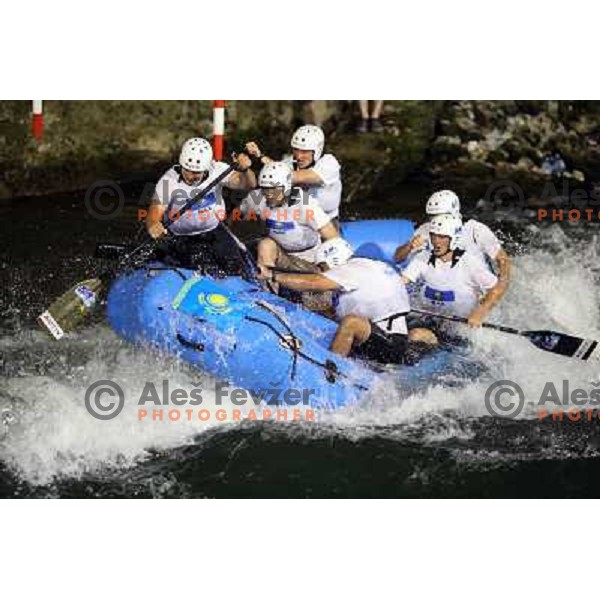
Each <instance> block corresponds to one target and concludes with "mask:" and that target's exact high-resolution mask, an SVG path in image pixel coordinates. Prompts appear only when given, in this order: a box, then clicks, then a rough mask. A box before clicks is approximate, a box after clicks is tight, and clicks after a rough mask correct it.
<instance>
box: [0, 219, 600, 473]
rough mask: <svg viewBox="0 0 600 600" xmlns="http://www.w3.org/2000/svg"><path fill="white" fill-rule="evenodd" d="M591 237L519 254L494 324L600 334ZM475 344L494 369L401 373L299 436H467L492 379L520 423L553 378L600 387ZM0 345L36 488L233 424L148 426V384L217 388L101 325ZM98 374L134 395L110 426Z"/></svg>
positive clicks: (586, 374)
mask: <svg viewBox="0 0 600 600" xmlns="http://www.w3.org/2000/svg"><path fill="white" fill-rule="evenodd" d="M536 236H538V237H539V236H540V232H539V230H537V229H536V228H532V230H531V237H532V238H536ZM540 239H541V238H540ZM592 241H593V243H590V242H589V239H588V240H587V241H586V243H582V242H581V241H580V240H578V239H574V238H572V237H567V236H566V235H565V234H564V233H563V231H562V230H561V229H560V228H559V227H554V228H550V229H548V230H546V231H545V232H544V235H543V245H542V244H540V243H538V244H537V245H538V248H537V249H533V250H530V251H528V252H527V253H526V254H523V255H521V256H518V257H517V258H516V259H515V261H514V265H515V269H514V280H513V283H512V285H511V287H510V289H509V292H508V293H507V295H506V297H505V299H504V300H503V302H502V304H501V305H500V306H499V307H498V309H497V310H495V311H494V313H493V315H492V320H493V321H494V322H497V323H503V324H506V325H510V326H516V327H519V328H527V329H538V328H539V329H555V330H557V331H561V332H564V333H573V334H576V335H580V336H584V337H591V338H595V339H600V315H599V312H598V306H599V305H600V287H599V285H598V274H599V273H598V270H597V269H598V267H597V265H598V264H600V261H599V258H600V257H599V256H598V249H597V248H598V244H597V243H596V241H595V238H594V240H592ZM534 246H535V244H534ZM470 339H471V342H472V347H471V349H470V350H469V351H468V352H469V355H468V356H467V357H466V359H471V360H473V361H481V362H482V363H484V364H486V365H487V366H488V368H487V371H485V372H484V373H483V375H480V376H477V377H476V378H475V379H470V378H468V377H466V376H464V377H463V378H462V379H460V378H459V379H458V380H457V379H456V377H454V378H452V377H451V376H449V378H448V379H446V380H444V381H442V382H437V383H436V384H435V385H432V386H430V387H429V388H428V389H426V390H421V391H419V392H418V393H414V394H407V393H406V391H405V390H404V389H403V385H402V376H401V374H400V375H397V376H396V377H395V379H396V383H395V384H387V385H385V387H384V388H383V389H381V388H375V389H373V390H371V393H370V394H369V396H368V398H366V399H365V401H364V402H363V403H361V405H359V406H353V407H349V408H347V409H344V410H339V411H336V412H331V413H325V414H322V415H320V416H319V425H318V426H316V427H315V426H313V425H311V426H310V427H301V430H302V431H303V432H306V433H308V432H312V433H311V435H312V434H318V431H319V428H320V429H321V430H322V431H323V430H327V429H328V428H331V427H334V428H335V429H336V430H337V431H338V432H342V433H344V434H345V435H348V436H351V437H361V436H364V435H373V432H374V431H377V432H378V434H381V435H394V431H395V430H394V426H397V425H402V426H408V427H410V426H411V424H413V423H422V422H423V420H424V419H427V418H431V417H435V418H436V420H435V427H432V428H431V431H430V432H429V433H428V435H429V437H430V439H440V438H445V437H448V438H450V437H469V436H470V435H471V432H470V428H469V424H468V421H469V419H468V418H469V417H474V418H477V417H484V416H489V415H488V413H487V410H486V408H485V405H484V401H483V398H484V395H485V391H486V390H487V388H488V386H489V385H490V383H491V382H493V381H495V380H499V379H510V380H512V381H515V382H517V383H518V384H519V385H520V386H521V387H522V388H523V390H524V393H525V396H526V399H527V400H528V402H529V404H527V405H526V407H525V410H524V411H523V413H522V414H521V415H520V416H519V418H522V419H534V418H535V415H536V411H537V406H536V405H535V404H533V403H532V401H533V400H537V399H538V398H539V395H540V393H541V391H542V389H543V387H544V384H545V383H546V382H548V381H552V382H554V383H555V385H556V387H557V389H558V390H560V389H561V386H562V380H563V379H568V380H569V381H570V385H571V389H574V388H575V387H581V388H584V389H590V388H591V387H593V386H592V382H593V381H596V382H598V381H600V366H598V365H597V364H596V365H593V364H589V363H585V362H582V361H575V360H569V359H565V358H562V357H558V356H555V355H552V354H550V353H548V352H543V351H540V350H538V349H536V348H535V347H534V346H532V345H531V344H530V343H529V342H528V341H527V340H525V339H522V338H518V337H516V336H511V335H508V334H502V333H498V332H493V331H488V330H480V331H476V332H473V333H472V334H470ZM0 349H1V350H2V352H3V354H4V355H5V356H6V357H7V358H6V359H5V360H6V365H5V372H6V373H8V376H7V377H5V378H4V382H3V389H2V394H1V395H0V417H2V422H1V423H0V460H1V461H2V462H3V463H5V464H7V465H8V466H9V467H10V468H11V470H12V471H13V472H15V473H16V474H18V475H19V476H20V477H22V478H23V479H25V480H26V481H28V482H30V483H34V484H46V483H49V482H51V481H52V480H53V479H54V478H63V477H75V478H78V477H82V476H84V475H85V474H87V473H95V474H98V473H101V472H102V471H104V470H106V469H112V468H121V467H127V466H130V465H134V464H137V463H139V462H140V461H143V460H145V459H146V458H147V457H148V456H149V455H150V451H151V450H163V449H169V448H173V447H177V446H180V445H182V444H186V443H189V442H190V441H192V440H193V439H194V437H195V436H197V435H199V434H203V433H204V432H206V431H207V430H209V429H212V428H214V427H215V426H217V425H218V426H220V427H222V426H226V425H227V423H225V424H224V423H222V422H217V421H216V420H214V419H212V420H211V421H209V422H201V421H199V420H192V421H185V420H182V421H179V422H171V421H169V422H152V421H144V422H139V421H138V419H137V409H138V405H137V399H138V398H139V394H140V391H141V390H142V388H143V385H144V383H145V382H146V381H153V382H155V384H156V385H157V387H160V385H161V382H162V380H164V379H169V381H170V384H171V386H172V387H173V388H174V387H180V388H182V389H185V390H188V391H189V390H191V389H192V388H197V387H201V388H202V389H203V390H206V392H205V393H203V398H204V399H205V401H204V403H203V405H202V406H203V407H206V408H209V407H211V406H212V407H213V408H214V400H215V399H214V394H211V393H210V390H211V389H213V390H214V380H212V379H211V378H210V377H208V376H206V375H203V374H200V373H198V372H196V371H195V370H193V369H192V368H190V367H188V366H186V365H182V364H180V363H178V362H177V361H176V360H173V359H169V358H164V357H160V356H158V355H157V354H155V353H152V352H149V351H145V350H141V349H136V348H133V347H132V346H131V345H129V344H127V343H125V342H122V341H120V340H119V339H118V338H117V337H116V336H115V335H114V334H113V333H112V332H110V331H109V330H108V328H106V327H104V326H99V327H94V328H93V329H90V330H88V331H86V332H84V333H82V334H80V335H78V336H76V337H74V338H72V339H65V340H61V342H58V343H57V342H54V341H50V340H47V339H46V338H45V337H44V335H43V334H40V333H38V332H30V331H24V332H22V334H20V335H19V336H18V337H16V338H14V337H11V338H8V337H5V338H1V339H0ZM11 361H12V362H11ZM100 379H109V380H113V381H116V382H118V383H119V385H121V386H122V387H123V389H124V391H125V395H126V404H125V408H124V410H123V412H122V413H121V415H119V417H118V418H116V419H113V420H110V421H98V420H96V419H94V418H92V417H91V416H90V415H89V413H88V412H87V410H86V408H85V406H84V402H83V398H84V393H85V389H86V387H87V386H88V385H89V384H90V383H92V382H93V381H96V380H100ZM230 408H231V407H230ZM463 417H466V419H463ZM440 424H441V425H440ZM288 429H290V431H292V430H294V427H293V426H292V425H290V427H289V428H288ZM396 429H397V430H398V431H402V428H396ZM296 431H297V430H296Z"/></svg>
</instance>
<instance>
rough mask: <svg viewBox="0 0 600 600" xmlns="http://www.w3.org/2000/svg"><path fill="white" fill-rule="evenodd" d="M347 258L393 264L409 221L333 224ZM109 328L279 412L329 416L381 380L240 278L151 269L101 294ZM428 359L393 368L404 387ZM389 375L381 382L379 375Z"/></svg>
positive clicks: (301, 313) (327, 335)
mask: <svg viewBox="0 0 600 600" xmlns="http://www.w3.org/2000/svg"><path fill="white" fill-rule="evenodd" d="M342 233H343V236H344V237H345V239H347V240H348V242H350V244H351V245H352V247H353V248H354V250H355V254H357V255H360V256H366V257H369V258H374V259H378V260H385V261H387V262H392V256H393V253H394V250H395V249H396V247H397V246H398V244H400V243H404V242H405V241H407V240H408V239H410V236H411V235H412V233H413V225H412V223H411V222H410V221H404V220H390V221H355V222H349V223H345V224H344V225H343V226H342ZM107 308H108V320H109V322H110V324H111V326H112V327H113V328H114V330H115V331H116V332H117V333H118V334H119V335H120V336H122V337H123V338H125V339H126V340H129V341H131V342H134V343H138V344H142V345H149V346H152V347H155V348H158V349H160V350H162V351H165V352H167V353H168V354H171V355H175V356H178V357H180V358H181V359H183V360H184V361H186V362H188V363H190V364H192V365H194V366H195V367H198V369H200V370H202V371H204V372H208V373H210V374H212V375H213V376H214V377H215V378H217V379H219V380H223V381H227V382H228V383H229V384H231V385H234V386H239V387H242V388H245V389H248V390H260V389H264V388H265V387H267V388H269V389H278V390H281V394H279V399H280V400H281V399H282V398H285V399H286V404H294V403H295V402H298V403H300V402H301V403H304V404H307V399H308V401H309V402H308V403H309V404H310V406H311V407H314V408H336V407H340V406H344V405H346V404H348V403H353V402H356V401H357V400H358V399H359V398H360V397H361V396H362V395H364V394H365V392H367V391H368V390H369V389H370V388H372V387H373V386H374V385H375V384H376V382H377V381H378V380H380V379H381V378H382V377H383V374H382V370H381V369H378V368H377V366H374V365H370V364H367V363H365V362H362V361H359V360H355V359H352V358H344V357H341V356H338V355H336V354H333V353H332V352H330V351H329V349H328V348H329V345H330V343H331V341H332V340H333V337H334V334H335V330H336V327H337V325H336V323H335V322H334V321H331V320H329V319H327V318H325V317H323V316H321V315H318V314H314V313H312V312H309V311H307V310H305V309H304V308H303V307H302V306H300V305H298V304H295V303H293V302H290V301H288V300H286V299H284V298H281V297H278V296H276V295H274V294H271V293H268V292H265V291H264V290H263V289H262V288H260V287H259V286H258V285H256V284H254V283H251V282H248V281H246V280H244V279H242V278H241V277H225V278H221V279H215V278H212V277H209V276H205V275H199V274H197V273H195V272H193V271H190V270H184V269H174V268H172V267H168V266H166V265H164V264H162V263H150V264H147V265H145V266H144V267H143V268H140V269H137V270H135V271H132V272H129V273H126V274H124V275H122V276H120V277H119V278H118V279H117V280H116V281H115V282H114V284H113V286H112V288H111V290H110V292H109V296H108V304H107ZM435 363H436V361H435V360H433V361H432V360H431V359H425V360H423V361H422V363H420V364H419V365H417V366H411V367H408V366H406V367H404V366H403V367H398V372H399V373H400V379H401V383H403V384H405V385H413V384H415V382H416V381H418V380H422V379H423V378H427V377H428V375H429V374H430V373H431V371H432V369H435ZM388 376H389V375H388Z"/></svg>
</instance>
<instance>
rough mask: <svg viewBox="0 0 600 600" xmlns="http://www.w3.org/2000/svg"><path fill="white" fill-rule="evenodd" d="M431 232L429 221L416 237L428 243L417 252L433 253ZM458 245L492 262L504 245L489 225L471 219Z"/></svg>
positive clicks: (463, 228)
mask: <svg viewBox="0 0 600 600" xmlns="http://www.w3.org/2000/svg"><path fill="white" fill-rule="evenodd" d="M430 230H431V222H429V221H428V222H426V223H423V224H422V225H421V226H420V227H418V228H417V230H416V231H415V236H419V237H420V238H422V239H424V240H425V242H426V243H425V244H424V245H423V246H421V247H420V248H419V250H417V252H419V251H421V250H425V251H427V252H431V241H430V239H429V232H430ZM456 245H457V246H458V247H459V248H462V249H463V250H466V251H467V252H469V253H470V254H477V255H479V256H480V257H481V258H485V257H488V258H489V259H491V260H495V259H496V256H498V252H499V251H500V249H501V248H502V244H501V243H500V240H498V238H497V237H496V234H495V233H494V232H493V231H492V230H491V229H490V228H489V227H488V226H487V225H484V224H483V223H481V222H479V221H476V220H475V219H469V220H468V221H467V222H466V223H465V224H464V225H463V226H462V228H461V230H460V232H459V234H458V237H457V239H456Z"/></svg>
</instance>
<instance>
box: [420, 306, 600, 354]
mask: <svg viewBox="0 0 600 600" xmlns="http://www.w3.org/2000/svg"><path fill="white" fill-rule="evenodd" d="M411 312H414V313H418V314H420V315H426V316H429V317H435V318H437V319H444V320H446V321H455V322H457V323H467V322H468V319H466V318H465V317H457V316H455V315H440V314H438V313H432V312H428V311H425V310H418V309H416V308H413V309H411ZM481 326H482V327H486V328H487V329H495V330H496V331H502V332H504V333H511V334H514V335H520V336H522V337H524V338H527V339H528V340H529V341H530V342H531V343H532V344H533V345H534V346H535V347H536V348H539V349H540V350H545V351H546V352H551V353H552V354H559V355H561V356H567V357H571V358H577V359H579V360H592V361H599V362H600V344H598V342H597V341H595V340H586V339H584V338H580V337H575V336H573V335H567V334H565V333H558V332H556V331H550V330H538V331H523V330H520V329H515V328H514V327H505V326H503V325H494V324H493V323H482V324H481Z"/></svg>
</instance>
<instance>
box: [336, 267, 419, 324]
mask: <svg viewBox="0 0 600 600" xmlns="http://www.w3.org/2000/svg"><path fill="white" fill-rule="evenodd" d="M324 276H325V277H327V279H331V281H334V282H335V283H337V284H338V286H339V287H340V292H339V294H338V296H337V299H336V300H335V301H334V305H335V311H336V316H337V318H338V319H340V320H341V319H342V318H344V317H346V316H348V315H355V316H358V317H364V318H365V319H369V320H370V321H371V322H373V323H375V324H377V325H378V326H379V327H380V328H381V329H383V330H384V331H386V332H388V333H403V334H406V333H407V328H406V315H407V313H408V312H409V311H410V302H409V298H408V292H407V291H406V287H405V286H404V283H403V282H402V280H401V279H400V276H399V275H398V273H397V272H396V270H395V269H394V268H393V267H391V266H390V265H388V264H387V263H384V262H380V261H378V260H371V259H368V258H351V259H350V260H349V261H348V262H347V263H346V264H345V265H343V266H341V267H336V268H334V269H331V270H329V271H327V272H325V273H324Z"/></svg>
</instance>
